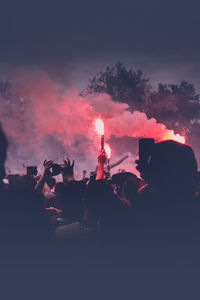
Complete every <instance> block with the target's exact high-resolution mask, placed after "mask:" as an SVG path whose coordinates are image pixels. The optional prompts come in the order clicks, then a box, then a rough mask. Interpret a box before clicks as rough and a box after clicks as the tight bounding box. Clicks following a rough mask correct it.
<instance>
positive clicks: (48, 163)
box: [43, 159, 55, 178]
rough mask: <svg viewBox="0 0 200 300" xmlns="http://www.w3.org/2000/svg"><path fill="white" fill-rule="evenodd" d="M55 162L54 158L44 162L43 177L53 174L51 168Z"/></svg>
mask: <svg viewBox="0 0 200 300" xmlns="http://www.w3.org/2000/svg"><path fill="white" fill-rule="evenodd" d="M54 164H55V163H54V162H53V161H52V160H46V159H45V161H44V162H43V166H44V173H43V177H45V178H47V177H50V176H51V172H50V169H51V168H52V167H53V165H54Z"/></svg>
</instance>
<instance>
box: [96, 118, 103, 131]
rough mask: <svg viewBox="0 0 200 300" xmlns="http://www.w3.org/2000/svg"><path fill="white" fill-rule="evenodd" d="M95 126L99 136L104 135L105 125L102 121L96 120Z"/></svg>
mask: <svg viewBox="0 0 200 300" xmlns="http://www.w3.org/2000/svg"><path fill="white" fill-rule="evenodd" d="M94 126H95V129H96V132H97V133H98V134H100V135H104V123H103V120H102V119H100V118H96V119H95V121H94Z"/></svg>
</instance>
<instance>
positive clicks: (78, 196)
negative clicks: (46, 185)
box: [55, 180, 86, 221]
mask: <svg viewBox="0 0 200 300" xmlns="http://www.w3.org/2000/svg"><path fill="white" fill-rule="evenodd" d="M85 189H86V185H85V183H84V182H83V181H75V180H72V181H70V182H68V183H67V184H65V185H63V186H57V185H56V189H55V191H56V193H57V191H58V190H59V192H58V193H59V194H60V197H59V199H60V208H61V209H62V210H63V212H64V215H65V217H66V218H67V219H69V220H71V221H78V220H81V219H82V217H83V213H84V207H83V197H84V194H85Z"/></svg>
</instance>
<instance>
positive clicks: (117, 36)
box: [0, 0, 200, 89]
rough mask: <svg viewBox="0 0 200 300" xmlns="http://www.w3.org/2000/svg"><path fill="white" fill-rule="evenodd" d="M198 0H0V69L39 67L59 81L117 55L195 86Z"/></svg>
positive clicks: (199, 59)
mask: <svg viewBox="0 0 200 300" xmlns="http://www.w3.org/2000/svg"><path fill="white" fill-rule="evenodd" d="M199 3H200V2H199V1H194V0H191V1H183V0H182V1H177V0H174V1H162V0H159V1H158V0H146V1H144V0H140V1H139V0H137V1H134V0H123V1H122V0H121V1H117V0H111V1H109V0H107V1H106V0H101V1H95V0H92V1H89V0H82V1H81V0H79V1H77V0H74V1H71V0H70V1H67V0H65V1H50V0H49V1H37V0H34V1H28V0H26V1H20V0H18V1H15V0H12V1H9V0H7V1H1V6H0V36H1V41H0V70H1V74H5V72H6V70H8V69H9V68H11V69H13V68H15V67H28V68H35V67H36V68H37V67H39V68H43V69H45V70H47V71H48V72H49V73H50V74H51V75H53V76H55V77H59V78H60V79H63V80H64V81H65V80H66V81H68V82H69V77H70V78H71V83H73V84H77V85H78V86H79V87H82V86H84V84H86V82H87V79H88V77H89V76H91V75H93V74H94V73H96V72H97V71H99V70H101V69H104V67H105V66H106V65H107V64H110V63H114V62H116V61H117V60H121V61H122V62H124V63H125V64H127V65H128V66H132V67H134V68H140V69H142V70H143V71H144V72H145V73H146V74H147V75H148V76H150V78H151V79H152V80H153V81H154V82H157V81H168V82H170V81H179V80H181V79H186V80H189V81H191V82H193V83H194V84H195V86H196V87H197V88H198V89H200V83H199V76H200V34H199V30H200V4H199Z"/></svg>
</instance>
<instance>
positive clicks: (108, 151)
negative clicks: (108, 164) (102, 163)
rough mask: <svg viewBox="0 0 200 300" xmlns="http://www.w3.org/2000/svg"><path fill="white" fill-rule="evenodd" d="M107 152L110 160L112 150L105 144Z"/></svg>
mask: <svg viewBox="0 0 200 300" xmlns="http://www.w3.org/2000/svg"><path fill="white" fill-rule="evenodd" d="M105 151H106V154H107V156H108V158H110V157H111V148H110V146H109V145H108V144H105Z"/></svg>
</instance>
